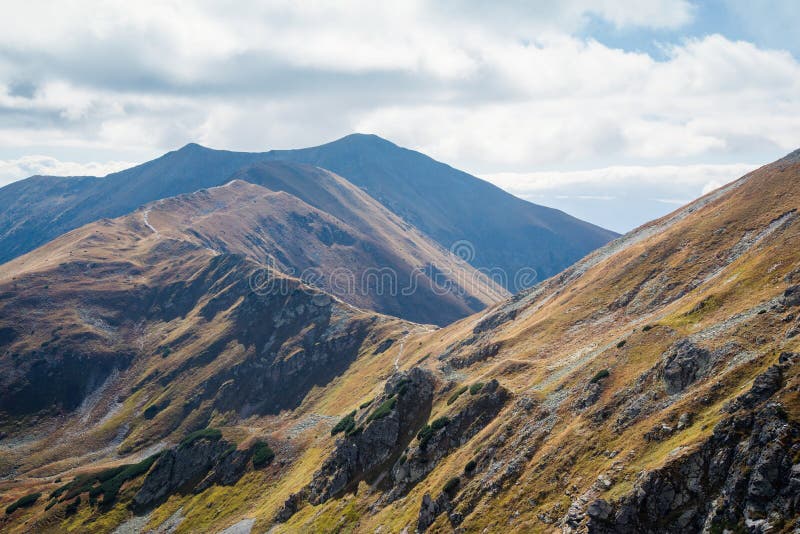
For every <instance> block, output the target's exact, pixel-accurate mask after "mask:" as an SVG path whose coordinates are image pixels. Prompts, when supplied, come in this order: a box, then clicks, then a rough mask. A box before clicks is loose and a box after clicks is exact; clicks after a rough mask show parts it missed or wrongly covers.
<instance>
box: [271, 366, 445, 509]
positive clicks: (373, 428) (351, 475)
mask: <svg viewBox="0 0 800 534" xmlns="http://www.w3.org/2000/svg"><path fill="white" fill-rule="evenodd" d="M434 385H435V381H434V377H433V375H432V374H431V373H430V372H429V371H427V370H423V369H420V368H417V367H415V368H413V369H411V370H409V371H407V372H397V373H395V374H394V375H392V376H391V377H390V378H389V379H388V380H387V381H386V385H385V386H384V391H383V393H382V394H381V395H380V396H378V398H376V399H375V401H373V402H372V404H371V405H370V409H369V410H365V411H363V412H362V413H360V414H358V415H357V416H356V418H355V426H354V427H353V428H352V429H350V430H349V431H347V432H346V434H345V436H344V438H341V439H340V440H339V441H338V442H337V444H336V448H335V449H334V450H333V452H332V453H331V455H330V456H329V457H328V458H327V459H326V460H325V462H324V463H323V464H322V466H321V467H320V469H319V470H318V471H317V472H316V473H315V474H314V476H313V478H312V480H311V482H310V483H309V484H308V485H307V486H306V487H305V488H303V490H301V491H300V492H298V493H297V494H294V495H291V496H290V497H289V498H288V499H287V501H286V503H284V506H283V507H282V508H281V510H280V511H279V512H278V515H277V516H276V521H286V520H288V519H289V518H290V517H291V516H292V515H293V514H294V512H295V511H296V510H297V509H298V507H299V506H300V504H301V502H302V501H305V500H307V501H308V502H309V503H311V504H314V505H316V504H321V503H324V502H326V501H328V500H329V499H331V498H334V497H336V496H338V495H340V494H341V493H343V492H344V491H347V490H348V489H349V488H352V487H355V485H356V484H358V482H359V481H361V480H367V481H368V482H369V481H374V480H375V479H376V478H377V477H378V476H380V475H381V473H383V471H385V470H386V469H388V468H389V466H391V465H392V464H393V463H394V461H395V460H396V459H397V458H398V457H399V456H400V454H401V452H402V451H403V449H405V448H406V446H407V445H408V443H409V442H410V441H411V439H412V438H413V437H414V434H415V432H416V430H417V429H418V428H419V427H420V426H421V425H422V424H423V423H424V422H425V421H426V420H427V419H428V417H429V415H430V411H431V403H432V401H433V390H434Z"/></svg>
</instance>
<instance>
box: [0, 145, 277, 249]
mask: <svg viewBox="0 0 800 534" xmlns="http://www.w3.org/2000/svg"><path fill="white" fill-rule="evenodd" d="M259 159H262V158H261V156H260V155H259V154H248V153H243V152H228V151H224V150H208V149H206V148H203V147H201V146H199V145H195V144H189V145H186V146H185V147H183V148H182V149H180V150H176V151H173V152H169V153H167V154H165V155H163V156H161V157H160V158H158V159H155V160H153V161H149V162H147V163H144V164H142V165H137V166H136V167H132V168H130V169H127V170H124V171H121V172H118V173H113V174H109V175H108V176H106V177H105V178H94V177H67V178H61V177H55V176H34V177H32V178H28V179H27V180H22V181H20V182H15V183H12V184H10V185H8V186H6V187H3V188H0V263H2V262H6V261H8V260H10V259H13V258H15V257H17V256H20V255H21V254H24V253H26V252H29V251H31V250H33V249H35V248H36V247H38V246H40V245H43V244H44V243H46V242H48V241H50V240H52V239H54V238H56V237H58V236H59V235H61V234H64V233H65V232H68V231H70V230H73V229H75V228H78V227H80V226H83V225H84V224H87V223H90V222H92V221H96V220H98V219H102V218H104V217H119V216H120V215H124V214H126V213H129V212H131V211H133V210H135V209H136V208H138V207H140V206H142V205H143V204H146V203H148V202H152V201H153V200H158V199H161V198H167V197H171V196H175V195H179V194H181V193H190V192H192V191H197V190H198V189H203V188H205V187H212V186H216V185H222V184H223V183H225V182H227V181H228V180H227V179H228V177H229V176H230V175H231V174H233V172H234V171H236V170H237V169H239V168H241V167H242V166H245V165H248V164H250V163H253V162H255V161H258V160H259Z"/></svg>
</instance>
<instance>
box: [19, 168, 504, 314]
mask: <svg viewBox="0 0 800 534" xmlns="http://www.w3.org/2000/svg"><path fill="white" fill-rule="evenodd" d="M275 167H276V166H275V165H273V164H264V165H261V166H259V167H257V168H252V169H250V170H249V171H248V173H249V174H248V176H247V177H248V178H249V179H250V182H244V181H241V180H238V179H237V180H234V181H232V182H230V183H228V184H227V185H225V186H220V187H217V188H213V189H210V190H201V191H199V192H197V193H192V194H190V195H182V196H180V197H175V198H171V199H165V200H163V201H159V202H157V203H156V204H154V205H148V206H147V207H146V208H145V209H144V211H143V212H142V213H143V214H145V213H146V214H147V220H148V224H149V225H150V226H151V227H153V228H155V229H156V230H157V231H159V233H160V234H161V235H162V236H163V237H165V238H172V239H175V240H184V241H185V240H188V241H190V242H193V243H196V244H197V245H200V246H204V247H207V248H209V249H211V250H214V251H216V252H223V253H235V254H241V255H243V256H246V257H249V258H250V259H252V260H253V261H256V262H262V263H271V264H272V265H273V266H274V267H275V268H276V269H278V270H279V271H280V272H282V273H285V274H289V275H293V276H296V277H300V278H302V279H303V280H305V281H306V282H307V283H312V284H314V285H316V286H317V287H319V288H320V289H322V290H324V291H326V292H328V293H331V294H333V295H336V296H337V297H339V298H341V299H342V300H344V301H345V302H348V303H350V304H353V305H356V306H359V307H362V308H365V309H370V310H376V311H378V312H380V313H385V314H390V315H394V316H397V317H402V318H405V319H409V320H414V321H417V322H422V323H434V324H447V323H449V322H452V321H454V320H456V319H458V318H460V317H463V316H465V315H468V314H470V313H472V312H474V311H477V310H480V309H482V308H484V307H486V306H487V305H490V304H493V303H496V302H498V301H500V300H501V299H502V298H503V296H504V295H506V292H505V291H504V290H503V289H502V288H501V287H499V286H495V285H494V284H492V282H491V281H490V280H489V279H488V278H486V277H485V276H483V275H482V274H481V273H479V272H477V271H475V270H474V269H473V268H472V267H470V266H469V265H468V264H466V263H464V262H461V261H459V260H458V259H457V258H456V257H455V256H453V255H451V254H448V253H446V252H445V251H443V250H442V249H441V248H439V247H438V246H436V245H435V244H433V243H431V242H430V241H429V240H428V239H427V238H426V237H425V236H423V235H421V234H420V233H419V232H417V231H416V230H414V229H413V228H411V227H408V225H404V224H403V223H402V222H401V221H400V220H399V219H397V217H395V216H394V215H393V214H391V213H390V212H388V211H387V210H386V209H385V208H383V206H381V205H380V204H378V203H377V202H375V201H374V200H373V199H372V198H371V197H369V196H367V195H366V194H364V193H363V192H361V191H360V190H358V189H357V188H355V187H353V186H352V185H351V184H349V183H348V182H346V181H345V180H343V179H341V178H339V177H337V176H335V175H332V174H330V173H328V172H326V171H322V170H320V169H314V168H308V169H305V170H306V171H308V175H307V176H306V178H304V179H305V180H307V183H308V187H304V188H303V191H304V193H303V194H304V196H305V197H306V198H309V199H310V200H312V201H315V200H316V198H314V199H312V197H314V196H316V197H317V198H324V199H325V200H324V201H319V202H317V204H320V205H323V207H325V208H326V210H328V211H321V210H319V209H317V208H315V207H313V206H312V205H310V204H308V203H306V202H304V201H303V200H301V199H299V198H297V197H295V196H293V195H291V194H289V193H286V192H285V191H278V192H275V191H273V190H269V189H266V188H264V187H261V186H258V185H253V183H252V182H256V181H260V182H265V181H267V180H265V178H275V177H279V176H280V175H281V170H283V168H282V165H278V167H280V168H278V169H275ZM291 172H292V180H293V181H295V182H297V181H299V180H300V178H299V177H298V176H297V169H296V168H292V169H291ZM256 174H257V175H258V176H256ZM255 178H258V180H256V179H255ZM329 213H335V214H336V215H337V216H338V217H337V216H333V215H330V214H329ZM87 231H88V229H87ZM53 244H55V243H53ZM50 248H51V247H50V246H46V247H43V249H42V250H41V251H36V253H34V254H33V256H34V257H36V256H37V255H39V254H43V253H46V254H52V252H51V251H50ZM23 259H24V258H23ZM34 261H35V260H34ZM434 272H435V273H436V274H437V275H438V276H436V275H434Z"/></svg>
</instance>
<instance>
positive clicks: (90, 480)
mask: <svg viewBox="0 0 800 534" xmlns="http://www.w3.org/2000/svg"><path fill="white" fill-rule="evenodd" d="M159 456H160V454H154V455H152V456H150V457H148V458H146V459H144V460H142V461H141V462H139V463H136V464H127V465H120V466H118V467H111V468H109V469H104V470H102V471H98V472H97V473H90V474H84V475H79V476H77V477H75V478H74V479H73V480H72V482H70V483H68V484H66V485H64V486H61V487H60V488H56V489H55V490H53V492H52V493H50V498H51V499H58V498H59V497H61V496H62V495H63V498H61V501H62V502H63V501H68V500H69V499H72V498H73V497H78V496H79V495H80V494H81V493H86V492H88V493H89V498H90V499H96V498H97V497H98V496H99V495H102V496H103V501H102V502H101V504H103V505H109V504H111V503H113V502H114V501H115V500H116V498H117V494H118V493H119V490H120V488H121V487H122V485H123V484H124V483H125V482H127V481H129V480H133V479H135V478H137V477H139V476H141V475H143V474H145V473H147V471H149V470H150V467H152V465H153V463H155V461H156V460H157V459H158V457H159Z"/></svg>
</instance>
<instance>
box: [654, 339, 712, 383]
mask: <svg viewBox="0 0 800 534" xmlns="http://www.w3.org/2000/svg"><path fill="white" fill-rule="evenodd" d="M710 364H711V353H710V352H709V351H707V350H706V349H703V348H700V347H698V346H696V345H694V344H693V343H691V342H690V341H688V340H682V341H679V342H678V343H676V344H675V346H674V347H673V349H672V350H671V351H670V352H669V354H668V355H667V357H666V360H665V362H664V383H665V384H666V387H667V393H669V394H670V395H674V394H675V393H680V392H681V391H683V390H684V389H686V387H688V386H689V385H690V384H692V383H693V382H694V381H696V380H697V379H698V378H701V377H702V376H703V375H704V374H705V373H706V371H708V369H709V367H710Z"/></svg>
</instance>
